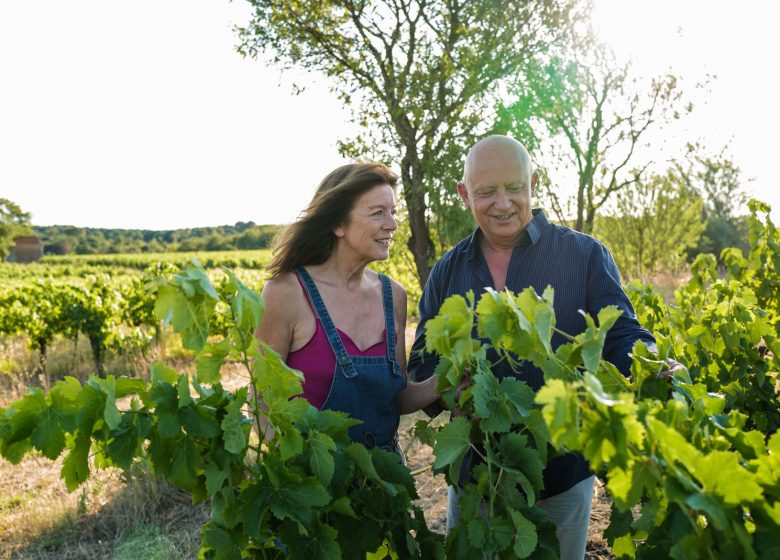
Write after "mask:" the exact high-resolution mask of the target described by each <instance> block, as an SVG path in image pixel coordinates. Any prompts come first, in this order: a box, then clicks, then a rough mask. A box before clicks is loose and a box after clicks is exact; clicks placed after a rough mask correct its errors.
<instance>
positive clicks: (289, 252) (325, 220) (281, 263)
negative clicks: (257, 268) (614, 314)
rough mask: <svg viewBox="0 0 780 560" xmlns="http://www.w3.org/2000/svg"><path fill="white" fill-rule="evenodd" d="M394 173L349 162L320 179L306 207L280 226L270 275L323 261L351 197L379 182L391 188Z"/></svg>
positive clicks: (373, 165) (351, 203)
mask: <svg viewBox="0 0 780 560" xmlns="http://www.w3.org/2000/svg"><path fill="white" fill-rule="evenodd" d="M397 181H398V176H397V175H396V174H395V173H393V172H392V171H390V169H389V168H388V167H387V166H386V165H383V164H381V163H375V162H367V163H350V164H348V165H343V166H341V167H339V168H337V169H334V170H333V171H331V172H330V173H328V175H327V176H326V177H325V178H324V179H323V180H322V182H321V183H320V186H319V187H317V192H316V193H315V194H314V198H312V200H311V202H310V203H309V205H308V206H307V207H306V210H304V211H303V213H302V214H301V217H300V218H299V219H298V221H296V222H295V223H293V224H291V225H290V226H289V227H287V229H285V230H284V232H283V233H282V235H281V236H280V237H279V240H278V241H277V242H276V244H275V245H274V251H273V255H274V256H273V259H272V260H271V262H270V263H269V264H268V267H267V269H268V271H269V272H270V274H271V278H276V277H278V276H279V275H281V274H283V273H285V272H289V271H291V270H293V269H294V268H296V267H298V266H305V265H311V264H321V263H323V262H325V261H326V260H327V259H328V257H329V256H330V254H331V252H332V251H333V247H334V246H335V244H336V235H335V234H334V233H333V230H334V229H336V228H337V227H338V226H340V225H342V224H344V223H345V222H346V221H347V216H348V215H349V213H350V211H351V210H352V208H353V207H354V205H355V201H356V200H357V199H358V198H359V197H360V195H362V194H363V193H364V192H366V191H369V190H371V189H373V188H374V187H377V186H379V185H390V186H391V187H393V188H395V185H396V182H397Z"/></svg>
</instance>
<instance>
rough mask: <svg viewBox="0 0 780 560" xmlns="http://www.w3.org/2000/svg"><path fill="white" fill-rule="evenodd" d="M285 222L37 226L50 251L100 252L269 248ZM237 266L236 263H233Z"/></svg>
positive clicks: (94, 253)
mask: <svg viewBox="0 0 780 560" xmlns="http://www.w3.org/2000/svg"><path fill="white" fill-rule="evenodd" d="M281 229H282V226H277V225H256V224H255V223H254V222H237V223H236V224H234V225H232V226H217V227H200V228H186V229H176V230H163V231H155V230H140V229H104V228H82V227H76V226H33V227H32V230H31V231H33V232H34V233H35V235H37V236H38V237H40V238H41V240H42V241H43V243H44V244H45V251H46V253H47V254H52V255H54V254H65V253H75V254H77V255H99V254H120V253H143V254H148V253H163V252H185V251H186V252H192V251H232V250H236V249H238V250H256V249H268V248H270V247H271V244H272V242H273V240H274V238H275V237H276V235H278V233H279V232H280V231H281ZM231 266H234V265H231Z"/></svg>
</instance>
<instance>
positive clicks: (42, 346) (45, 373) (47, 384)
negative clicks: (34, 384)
mask: <svg viewBox="0 0 780 560" xmlns="http://www.w3.org/2000/svg"><path fill="white" fill-rule="evenodd" d="M38 367H39V373H40V376H41V379H42V380H43V389H44V390H45V391H46V392H47V393H48V392H49V389H51V377H50V376H49V370H48V368H47V367H46V341H45V340H44V341H38Z"/></svg>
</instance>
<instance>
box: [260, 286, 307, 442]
mask: <svg viewBox="0 0 780 560" xmlns="http://www.w3.org/2000/svg"><path fill="white" fill-rule="evenodd" d="M285 276H290V275H285ZM285 276H282V277H279V278H275V279H272V280H269V281H268V282H266V284H265V286H264V287H263V294H262V295H263V302H264V303H265V311H264V313H263V318H262V319H261V321H260V325H259V326H258V327H257V330H256V331H255V337H257V338H258V339H260V340H261V341H262V342H264V343H266V344H268V346H270V347H271V348H272V349H273V350H274V351H275V352H277V353H278V354H279V356H281V358H282V360H287V356H288V354H289V353H290V348H291V347H292V343H293V337H294V333H295V325H296V314H295V309H296V305H295V304H294V302H295V301H296V300H297V299H298V297H299V296H300V293H297V294H296V293H295V292H294V289H295V288H298V286H297V285H290V282H289V280H291V278H287V277H285ZM292 280H293V282H295V280H294V278H292ZM299 292H300V290H299ZM260 351H261V352H262V351H263V349H262V347H261V349H260ZM249 394H250V397H251V402H256V403H257V406H259V407H260V408H262V409H263V410H265V404H264V403H263V399H262V395H258V396H257V397H258V398H257V400H255V387H254V385H253V384H251V383H250V385H249ZM254 429H255V431H256V432H258V435H260V437H261V438H262V437H265V439H270V438H271V437H273V433H274V432H273V428H271V427H270V426H269V425H268V424H267V422H266V420H265V417H264V416H258V422H256V423H255V424H254Z"/></svg>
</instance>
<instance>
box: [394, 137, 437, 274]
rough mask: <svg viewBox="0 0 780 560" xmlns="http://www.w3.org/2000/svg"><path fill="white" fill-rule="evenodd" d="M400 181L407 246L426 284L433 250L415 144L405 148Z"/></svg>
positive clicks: (433, 255)
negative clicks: (405, 220)
mask: <svg viewBox="0 0 780 560" xmlns="http://www.w3.org/2000/svg"><path fill="white" fill-rule="evenodd" d="M401 181H402V183H403V186H404V200H405V201H406V206H407V209H408V210H409V227H410V229H411V232H412V234H411V236H410V237H409V241H408V242H407V247H409V250H410V251H411V252H412V257H413V258H414V264H415V267H416V268H417V276H418V278H419V281H420V286H421V287H423V286H425V282H426V281H427V280H428V275H429V274H430V272H431V266H432V263H433V259H434V257H435V256H436V250H435V248H434V245H433V240H432V239H431V233H430V231H429V229H428V221H427V220H426V218H425V211H426V204H425V193H424V191H423V172H422V168H421V166H420V160H419V158H418V157H417V153H416V151H415V150H414V148H411V149H410V148H407V150H406V153H405V154H404V157H403V160H401Z"/></svg>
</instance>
